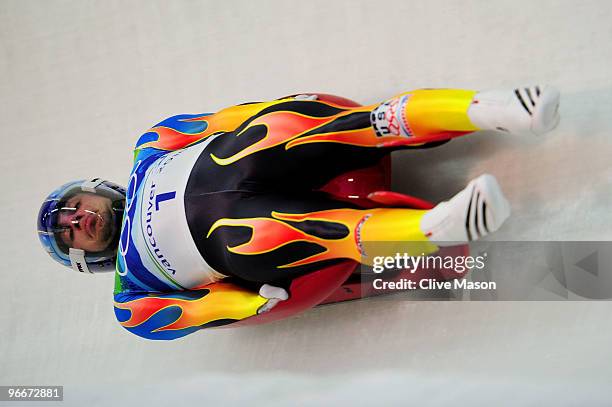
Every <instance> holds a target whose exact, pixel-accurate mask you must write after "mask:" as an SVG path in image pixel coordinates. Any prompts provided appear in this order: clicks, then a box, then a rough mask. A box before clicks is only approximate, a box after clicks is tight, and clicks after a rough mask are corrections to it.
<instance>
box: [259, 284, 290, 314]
mask: <svg viewBox="0 0 612 407" xmlns="http://www.w3.org/2000/svg"><path fill="white" fill-rule="evenodd" d="M259 295H261V296H262V297H264V298H267V299H268V302H266V303H265V304H264V305H262V306H261V307H260V308H259V309H258V310H257V313H258V314H263V313H264V312H268V311H270V310H271V309H272V308H274V307H276V305H277V304H278V303H279V302H281V301H285V300H286V299H288V298H289V294H288V293H287V291H285V289H284V288H281V287H275V286H273V285H270V284H264V285H262V286H261V288H260V289H259Z"/></svg>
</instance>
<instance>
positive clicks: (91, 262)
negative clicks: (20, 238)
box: [38, 178, 125, 273]
mask: <svg viewBox="0 0 612 407" xmlns="http://www.w3.org/2000/svg"><path fill="white" fill-rule="evenodd" d="M77 194H95V195H97V196H101V197H104V198H107V199H108V201H107V200H104V202H107V205H108V208H109V209H108V210H107V212H108V214H105V215H106V218H107V220H108V226H106V227H107V228H108V234H109V237H108V240H109V243H108V245H107V246H106V247H105V248H103V249H102V250H99V251H95V252H90V251H86V250H83V249H81V248H75V247H69V246H70V245H69V244H68V243H67V242H66V241H65V239H64V238H63V237H62V234H64V233H65V232H66V229H70V227H69V226H68V227H67V226H65V225H63V226H62V225H60V221H59V219H60V215H61V214H64V215H66V214H68V215H70V214H74V213H76V211H77V209H78V208H77V207H70V206H69V204H68V201H69V200H71V198H74V197H75V196H76V195H77ZM76 199H77V200H78V199H82V198H79V197H77V198H76ZM124 208H125V188H123V187H121V186H119V185H117V184H114V183H112V182H109V181H105V180H102V179H99V178H94V179H92V180H80V181H73V182H69V183H67V184H64V185H62V186H61V187H59V188H57V189H56V190H55V191H53V192H51V193H50V194H49V196H47V198H46V199H45V201H44V202H43V204H42V206H41V208H40V211H39V212H38V238H39V239H40V242H41V243H42V245H43V247H44V248H45V250H46V251H47V253H49V255H50V256H51V257H53V259H54V260H55V261H57V262H59V263H61V264H63V265H64V266H67V267H71V268H72V269H74V270H76V271H79V272H89V273H97V272H105V271H114V269H115V260H116V257H117V248H118V245H119V243H118V242H119V235H120V230H121V221H122V219H123V211H124ZM86 212H89V213H90V214H93V215H95V216H97V217H99V218H100V219H102V216H101V215H100V214H98V213H96V212H92V211H86ZM75 219H77V220H74V221H71V223H73V224H77V225H78V223H79V220H78V218H75ZM83 223H85V222H83ZM90 223H91V222H90ZM96 236H97V235H96Z"/></svg>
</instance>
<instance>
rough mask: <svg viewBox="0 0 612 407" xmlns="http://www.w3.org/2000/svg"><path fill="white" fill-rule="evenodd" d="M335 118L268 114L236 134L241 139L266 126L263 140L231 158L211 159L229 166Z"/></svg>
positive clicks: (293, 113) (277, 113)
mask: <svg viewBox="0 0 612 407" xmlns="http://www.w3.org/2000/svg"><path fill="white" fill-rule="evenodd" d="M335 118H336V116H333V117H310V116H306V115H303V114H300V113H295V112H289V111H280V112H272V113H268V114H265V115H263V116H260V117H258V118H257V119H255V120H253V121H252V122H251V123H249V125H248V126H247V127H245V128H244V130H242V131H241V132H240V133H238V134H236V137H239V136H240V135H241V134H243V133H244V132H245V131H247V130H248V129H250V128H251V127H254V126H260V125H263V126H266V128H267V132H266V135H265V136H264V137H263V138H262V139H261V140H259V141H257V142H255V143H253V144H252V145H250V146H248V147H246V148H244V149H243V150H242V151H240V152H238V153H236V154H234V155H232V156H230V157H227V158H219V157H217V156H215V155H214V154H211V157H212V159H213V160H214V161H215V162H216V163H217V164H219V165H228V164H231V163H234V162H236V161H238V160H240V159H241V158H244V157H246V156H248V155H250V154H253V153H256V152H258V151H261V150H265V149H267V148H271V147H275V146H278V145H280V144H283V143H285V142H286V141H288V140H291V139H293V138H296V137H299V136H300V134H302V133H305V132H307V131H310V130H312V129H314V128H316V127H319V126H322V125H324V124H327V123H329V122H330V121H331V120H333V119H335Z"/></svg>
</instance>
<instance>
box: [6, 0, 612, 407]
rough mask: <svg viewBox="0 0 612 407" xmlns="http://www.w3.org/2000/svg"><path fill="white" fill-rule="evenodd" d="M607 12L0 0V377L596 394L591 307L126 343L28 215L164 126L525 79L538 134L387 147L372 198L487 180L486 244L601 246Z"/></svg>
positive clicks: (343, 390)
mask: <svg viewBox="0 0 612 407" xmlns="http://www.w3.org/2000/svg"><path fill="white" fill-rule="evenodd" d="M611 21H612V3H611V2H609V1H605V0H602V1H562V0H546V1H545V0H540V1H529V0H513V1H484V0H481V1H467V0H465V1H401V0H387V1H384V2H383V1H380V2H373V1H329V0H327V1H322V0H316V1H302V2H297V1H293V2H289V1H244V0H243V1H238V2H220V1H174V2H169V1H110V0H109V1H44V2H43V1H16V0H15V1H13V0H11V1H9V0H0V123H1V129H2V131H1V134H0V140H1V141H2V143H1V145H2V150H1V151H2V156H3V157H2V160H1V162H0V173H1V174H2V175H1V176H0V187H1V189H0V191H1V193H0V206H1V211H0V221H1V225H2V226H1V227H2V233H1V236H0V243H1V244H0V255H1V258H2V267H1V273H2V276H3V278H2V284H1V285H0V298H1V300H0V338H1V339H0V385H15V384H22V385H34V384H59V385H64V386H65V389H66V390H65V400H66V401H65V402H64V405H71V406H85V405H92V406H108V405H135V404H134V402H135V401H136V400H139V399H140V400H143V401H144V403H143V405H168V404H171V403H174V402H175V401H177V400H182V399H184V400H186V401H188V402H189V404H191V405H218V404H220V405H228V406H229V405H247V403H248V405H268V406H273V405H286V404H292V405H293V404H296V405H328V404H332V403H335V404H339V405H346V404H348V403H349V402H350V403H351V404H353V405H371V404H375V403H379V404H381V405H410V404H414V405H448V404H451V403H456V404H459V405H463V404H468V403H469V404H472V405H551V404H553V403H554V405H606V404H607V405H609V404H610V403H612V390H611V385H612V363H611V362H612V350H611V349H612V347H611V346H610V343H612V304H610V303H609V302H471V303H470V302H406V301H402V302H394V301H376V302H356V303H348V304H340V305H336V306H331V307H324V308H321V309H316V310H312V311H310V312H308V313H306V314H303V315H301V316H299V317H296V318H292V319H290V320H285V321H280V322H277V323H274V324H271V325H267V326H257V327H249V328H241V329H227V330H214V331H203V332H199V333H196V334H193V335H190V336H188V337H186V338H184V339H181V340H177V341H174V342H148V341H145V340H142V339H140V338H137V337H136V336H134V335H132V334H129V333H128V332H127V331H125V330H124V329H122V328H121V327H120V326H119V325H118V323H117V322H116V321H115V318H114V315H113V307H112V289H113V279H112V276H110V275H107V276H84V275H75V274H73V273H71V272H68V271H64V270H63V269H62V268H61V267H60V266H58V265H55V264H54V263H52V262H51V260H50V259H49V257H48V256H47V255H45V254H44V253H43V252H42V250H41V249H40V247H39V243H38V241H37V237H36V233H35V215H36V213H37V211H38V206H39V204H40V201H41V200H42V199H43V198H44V196H45V194H46V193H47V192H49V191H50V190H51V189H53V187H55V186H56V185H58V184H61V183H62V182H64V181H66V180H70V179H74V178H85V177H89V176H101V177H104V178H107V179H111V180H115V181H117V182H123V183H125V181H126V180H127V175H128V172H129V169H130V164H131V158H132V154H131V147H132V146H133V144H134V142H135V141H136V139H137V138H138V136H139V134H141V132H142V131H143V130H145V129H147V128H148V127H149V126H151V125H152V124H154V123H156V122H158V121H159V120H160V119H162V118H164V117H167V116H169V115H172V114H177V113H198V112H204V111H215V110H217V109H219V108H222V107H225V106H228V105H232V104H236V103H240V102H244V101H251V100H265V99H271V98H276V97H279V96H282V95H286V94H290V93H295V92H308V91H311V92H312V91H320V92H326V93H335V94H340V95H344V96H347V97H351V98H353V99H356V100H358V101H361V102H363V103H374V102H376V101H381V100H383V99H385V98H387V97H390V96H392V95H394V94H397V93H399V92H402V91H406V90H410V89H413V88H419V87H463V88H471V89H483V88H491V87H508V86H515V85H521V84H532V83H541V82H547V83H550V84H554V85H556V86H557V87H558V88H559V89H560V90H561V92H562V105H561V115H562V120H561V124H560V125H559V127H558V129H557V130H555V131H554V133H552V134H550V135H549V136H547V137H543V138H539V139H522V138H515V137H507V136H503V135H498V134H493V133H481V134H477V135H473V136H471V137H469V138H463V139H460V140H455V141H453V142H451V143H449V144H447V145H445V146H443V147H440V148H439V149H436V150H426V151H418V152H403V153H398V154H396V155H395V156H394V165H395V174H394V185H395V189H397V190H398V191H402V192H409V193H412V194H415V195H418V196H421V197H423V198H427V199H431V200H440V199H444V198H447V197H448V196H450V195H452V194H453V193H455V192H456V191H458V190H459V189H461V188H462V187H463V186H464V185H465V184H466V183H467V181H468V180H469V179H471V178H473V177H475V176H477V175H479V174H481V173H483V172H488V173H491V174H493V175H495V176H496V177H497V178H498V180H499V181H500V184H501V186H502V188H503V190H504V192H505V194H506V195H507V197H508V198H509V200H510V202H511V204H512V207H513V215H512V217H511V218H510V220H509V221H508V222H507V224H506V225H505V226H504V227H503V228H502V230H500V232H499V233H498V234H497V238H498V239H510V240H564V239H565V240H588V239H594V240H612V215H611V214H610V212H609V208H610V205H611V203H612V199H611V197H612V192H611V191H612V190H611V187H612V167H611V165H610V163H611V161H612V143H611V142H610V138H611V137H612V125H611V124H610V119H609V117H610V116H611V115H612V92H611V90H612V75H610V72H611V70H610V62H611V61H612V46H611V42H612V24H611V23H610V22H611ZM608 272H609V270H608ZM296 400H299V402H295V401H296ZM212 403H214V404H212ZM0 404H2V403H0ZM19 405H27V403H23V404H19Z"/></svg>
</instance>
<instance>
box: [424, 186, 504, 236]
mask: <svg viewBox="0 0 612 407" xmlns="http://www.w3.org/2000/svg"><path fill="white" fill-rule="evenodd" d="M508 216H510V204H509V203H508V201H507V200H506V198H505V197H504V195H503V193H502V192H501V189H500V187H499V184H498V183H497V180H496V179H495V177H493V176H492V175H489V174H484V175H481V176H480V177H478V178H475V179H473V180H472V181H470V183H469V184H468V185H467V187H466V188H465V189H463V190H462V191H461V192H459V193H458V194H457V195H455V196H454V197H452V198H451V199H450V200H448V201H445V202H442V203H440V204H438V205H437V206H436V207H435V208H433V209H431V210H430V211H429V212H427V213H426V214H425V215H424V216H423V218H421V224H420V227H421V230H422V231H423V233H425V235H426V236H427V237H428V238H429V240H430V241H431V242H434V243H436V244H438V245H439V246H452V245H456V244H457V243H459V242H469V241H471V240H476V239H479V238H482V237H484V236H486V235H488V234H490V233H493V232H495V231H496V230H497V229H499V228H500V226H501V225H502V223H504V221H505V220H506V219H507V218H508Z"/></svg>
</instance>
